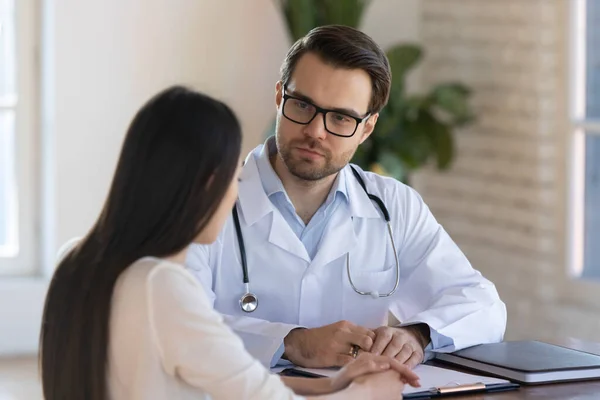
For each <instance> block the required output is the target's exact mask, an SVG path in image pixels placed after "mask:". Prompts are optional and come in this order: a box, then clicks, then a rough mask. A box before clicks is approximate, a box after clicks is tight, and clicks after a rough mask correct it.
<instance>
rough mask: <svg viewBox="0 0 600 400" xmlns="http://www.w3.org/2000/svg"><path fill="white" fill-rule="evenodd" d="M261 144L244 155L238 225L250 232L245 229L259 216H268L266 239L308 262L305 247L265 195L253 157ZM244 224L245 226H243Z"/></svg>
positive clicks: (245, 231) (259, 218) (257, 155)
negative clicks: (269, 217)
mask: <svg viewBox="0 0 600 400" xmlns="http://www.w3.org/2000/svg"><path fill="white" fill-rule="evenodd" d="M261 148H262V146H259V147H257V149H255V150H254V151H253V152H252V153H251V154H250V155H249V156H248V157H247V158H246V162H245V164H244V169H243V171H242V174H241V177H240V178H241V182H240V185H239V194H238V197H239V200H238V201H239V206H240V209H241V217H242V218H243V221H244V222H245V224H242V233H243V234H244V235H252V229H249V228H250V227H251V226H252V225H254V224H255V223H256V222H258V221H259V220H261V219H262V218H265V217H267V216H268V215H269V214H270V215H271V226H270V231H269V242H270V243H272V244H274V245H275V246H278V247H280V248H281V249H283V250H285V251H287V252H289V253H291V254H293V255H295V256H297V257H299V258H301V259H303V260H305V261H307V262H310V258H309V256H308V253H307V251H306V248H305V247H304V245H303V244H302V242H301V241H300V239H298V237H297V236H296V234H295V233H294V231H292V228H290V226H289V225H288V223H287V222H286V221H285V219H284V218H283V216H282V215H281V213H280V212H279V210H278V209H277V208H276V207H274V206H273V203H271V200H269V198H268V197H267V195H266V193H265V191H264V189H263V185H262V182H261V179H260V175H259V171H258V167H257V166H256V157H259V155H260V150H261ZM244 225H245V226H244Z"/></svg>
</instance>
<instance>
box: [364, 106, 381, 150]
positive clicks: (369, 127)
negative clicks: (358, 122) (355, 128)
mask: <svg viewBox="0 0 600 400" xmlns="http://www.w3.org/2000/svg"><path fill="white" fill-rule="evenodd" d="M377 118H379V113H377V114H373V115H371V116H370V117H369V118H368V119H367V120H366V121H365V129H363V131H362V137H361V138H360V144H362V143H363V142H364V141H365V140H367V139H368V138H369V136H371V133H373V130H374V129H375V124H377Z"/></svg>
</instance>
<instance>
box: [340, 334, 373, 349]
mask: <svg viewBox="0 0 600 400" xmlns="http://www.w3.org/2000/svg"><path fill="white" fill-rule="evenodd" d="M346 340H347V341H348V343H349V345H350V346H352V345H357V346H358V347H360V348H361V349H363V350H364V351H371V347H373V339H371V338H370V337H369V336H366V335H363V334H360V333H349V334H348V335H347V337H346Z"/></svg>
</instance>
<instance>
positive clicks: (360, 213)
mask: <svg viewBox="0 0 600 400" xmlns="http://www.w3.org/2000/svg"><path fill="white" fill-rule="evenodd" d="M355 167H356V166H355ZM356 168H357V169H358V170H359V171H361V170H360V168H358V167H356ZM361 172H362V171H361ZM340 174H342V176H341V178H342V179H344V180H345V183H346V194H347V199H348V201H347V202H346V201H344V202H343V203H342V204H340V206H339V207H338V209H336V210H335V212H334V214H333V215H332V216H331V219H330V220H329V223H328V225H327V227H326V229H325V232H324V233H323V237H322V238H321V243H320V244H319V250H318V252H317V255H316V256H315V259H314V260H313V263H312V267H314V268H317V267H319V266H323V265H327V264H329V263H330V262H332V261H334V260H336V259H337V258H339V257H341V256H344V257H345V256H346V254H347V253H349V252H350V251H351V250H356V249H357V248H358V246H366V243H360V241H359V238H358V236H357V234H356V232H355V230H354V219H355V218H361V219H362V218H369V219H370V218H373V219H376V218H381V214H380V213H379V212H378V210H377V207H376V206H375V205H374V204H373V202H372V201H371V200H370V199H369V197H368V196H367V194H366V193H365V191H364V190H363V188H362V187H361V186H360V184H359V183H358V181H357V180H356V177H355V176H354V174H353V173H352V170H351V169H350V166H349V165H347V166H346V167H345V168H344V169H343V170H342V171H340ZM363 179H365V177H364V173H363ZM367 190H370V189H369V182H368V181H367ZM361 250H362V251H364V249H361Z"/></svg>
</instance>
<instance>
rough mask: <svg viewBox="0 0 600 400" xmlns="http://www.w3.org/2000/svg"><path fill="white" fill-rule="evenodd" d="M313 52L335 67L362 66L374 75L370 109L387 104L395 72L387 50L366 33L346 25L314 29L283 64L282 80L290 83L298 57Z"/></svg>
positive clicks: (350, 67) (297, 42) (359, 67)
mask: <svg viewBox="0 0 600 400" xmlns="http://www.w3.org/2000/svg"><path fill="white" fill-rule="evenodd" d="M306 53H314V54H316V55H317V56H319V57H320V58H321V59H322V60H323V61H324V62H326V63H328V64H331V65H332V66H334V67H336V68H337V67H339V68H347V69H362V70H363V71H365V72H366V73H368V74H369V76H370V77H371V87H372V90H371V101H370V102H369V110H368V112H369V113H377V112H379V111H381V109H382V108H383V107H384V106H385V105H386V104H387V101H388V98H389V95H390V86H391V84H392V72H391V70H390V64H389V61H388V59H387V57H386V55H385V52H384V51H383V50H382V49H381V47H379V45H377V43H375V41H374V40H373V39H371V38H370V37H369V36H368V35H366V34H365V33H363V32H361V31H359V30H357V29H354V28H351V27H349V26H343V25H326V26H320V27H317V28H314V29H312V30H311V31H310V32H308V33H307V34H306V36H304V37H303V38H300V39H298V41H296V43H294V45H293V46H292V47H291V48H290V50H289V51H288V53H287V55H286V57H285V60H284V61H283V64H282V65H281V82H282V83H283V84H284V85H286V84H288V83H289V81H290V79H291V77H292V73H293V72H294V68H295V67H296V64H297V63H298V60H299V59H300V58H301V57H302V56H303V55H304V54H306Z"/></svg>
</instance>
